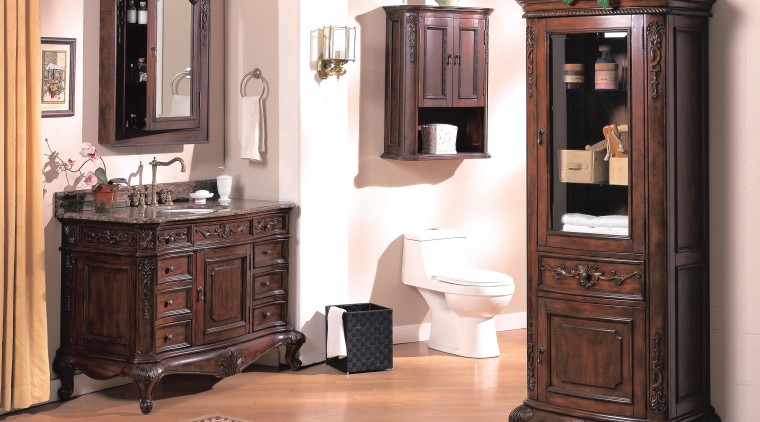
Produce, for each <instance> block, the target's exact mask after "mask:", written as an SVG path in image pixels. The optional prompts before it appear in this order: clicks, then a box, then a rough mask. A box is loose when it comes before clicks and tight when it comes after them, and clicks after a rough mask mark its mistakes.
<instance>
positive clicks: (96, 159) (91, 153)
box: [45, 139, 127, 187]
mask: <svg viewBox="0 0 760 422" xmlns="http://www.w3.org/2000/svg"><path fill="white" fill-rule="evenodd" d="M45 143H46V144H47V147H48V150H49V151H50V154H46V155H47V156H48V157H50V158H51V159H52V160H54V161H56V163H57V164H58V166H57V171H58V173H61V172H64V171H67V172H70V173H79V175H80V176H81V178H82V181H83V182H84V184H85V185H87V186H89V187H95V186H97V185H105V184H109V185H111V184H115V183H127V179H124V178H121V177H119V178H114V179H109V178H108V176H107V174H106V162H105V161H103V157H101V156H100V154H99V153H98V150H97V149H96V148H95V146H94V145H92V144H91V143H89V142H82V149H81V150H80V151H79V155H80V156H82V157H83V158H84V160H83V161H82V163H81V164H79V167H76V166H77V162H76V161H75V160H73V159H71V158H69V159H67V160H65V161H64V160H63V158H61V157H60V156H59V155H58V153H57V152H54V151H53V150H52V149H51V148H50V143H49V142H48V140H47V139H45ZM89 162H92V163H93V164H94V165H95V166H97V167H96V168H95V171H87V172H85V171H84V170H83V168H84V166H85V165H86V164H87V163H89ZM99 164H100V165H99ZM75 167H76V168H75Z"/></svg>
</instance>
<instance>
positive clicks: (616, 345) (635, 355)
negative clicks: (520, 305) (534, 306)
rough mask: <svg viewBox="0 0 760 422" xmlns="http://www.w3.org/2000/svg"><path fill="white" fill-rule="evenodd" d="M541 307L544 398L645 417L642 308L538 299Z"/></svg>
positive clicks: (539, 351)
mask: <svg viewBox="0 0 760 422" xmlns="http://www.w3.org/2000/svg"><path fill="white" fill-rule="evenodd" d="M538 312H539V324H538V325H539V326H538V336H537V340H538V342H537V349H536V353H537V372H538V380H537V381H538V382H537V389H538V399H539V400H540V401H543V402H546V403H550V404H554V405H558V406H564V407H569V408H572V407H575V408H582V409H584V410H586V411H591V412H599V413H604V414H615V415H625V416H627V417H646V409H647V407H646V397H645V391H646V389H645V388H643V387H641V386H645V385H646V384H647V380H646V350H645V347H644V345H645V341H643V339H644V338H645V322H646V318H645V310H644V309H643V308H633V307H624V306H609V305H600V304H592V303H581V302H571V301H564V300H556V299H548V298H539V300H538ZM634 386H638V387H636V388H635V387H634Z"/></svg>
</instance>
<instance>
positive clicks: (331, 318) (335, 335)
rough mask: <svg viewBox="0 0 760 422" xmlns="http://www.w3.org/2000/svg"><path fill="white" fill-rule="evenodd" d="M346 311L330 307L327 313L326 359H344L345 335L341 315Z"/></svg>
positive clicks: (345, 352) (345, 351)
mask: <svg viewBox="0 0 760 422" xmlns="http://www.w3.org/2000/svg"><path fill="white" fill-rule="evenodd" d="M344 313H346V310H345V309H343V308H339V307H337V306H331V307H330V310H329V311H328V312H327V357H328V358H334V357H337V358H339V359H342V358H344V357H346V354H347V353H348V349H347V347H346V335H345V333H344V332H343V314H344Z"/></svg>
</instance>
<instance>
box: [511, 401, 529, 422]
mask: <svg viewBox="0 0 760 422" xmlns="http://www.w3.org/2000/svg"><path fill="white" fill-rule="evenodd" d="M532 420H533V409H531V408H530V407H528V406H525V405H520V406H518V407H516V408H515V409H514V410H512V413H510V414H509V422H528V421H532Z"/></svg>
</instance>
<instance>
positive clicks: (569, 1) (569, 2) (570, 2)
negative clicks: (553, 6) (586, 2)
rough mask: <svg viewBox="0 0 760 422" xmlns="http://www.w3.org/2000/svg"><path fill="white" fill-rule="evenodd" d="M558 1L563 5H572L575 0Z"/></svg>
mask: <svg viewBox="0 0 760 422" xmlns="http://www.w3.org/2000/svg"><path fill="white" fill-rule="evenodd" d="M559 1H560V2H561V3H565V4H573V2H575V0H559Z"/></svg>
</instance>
